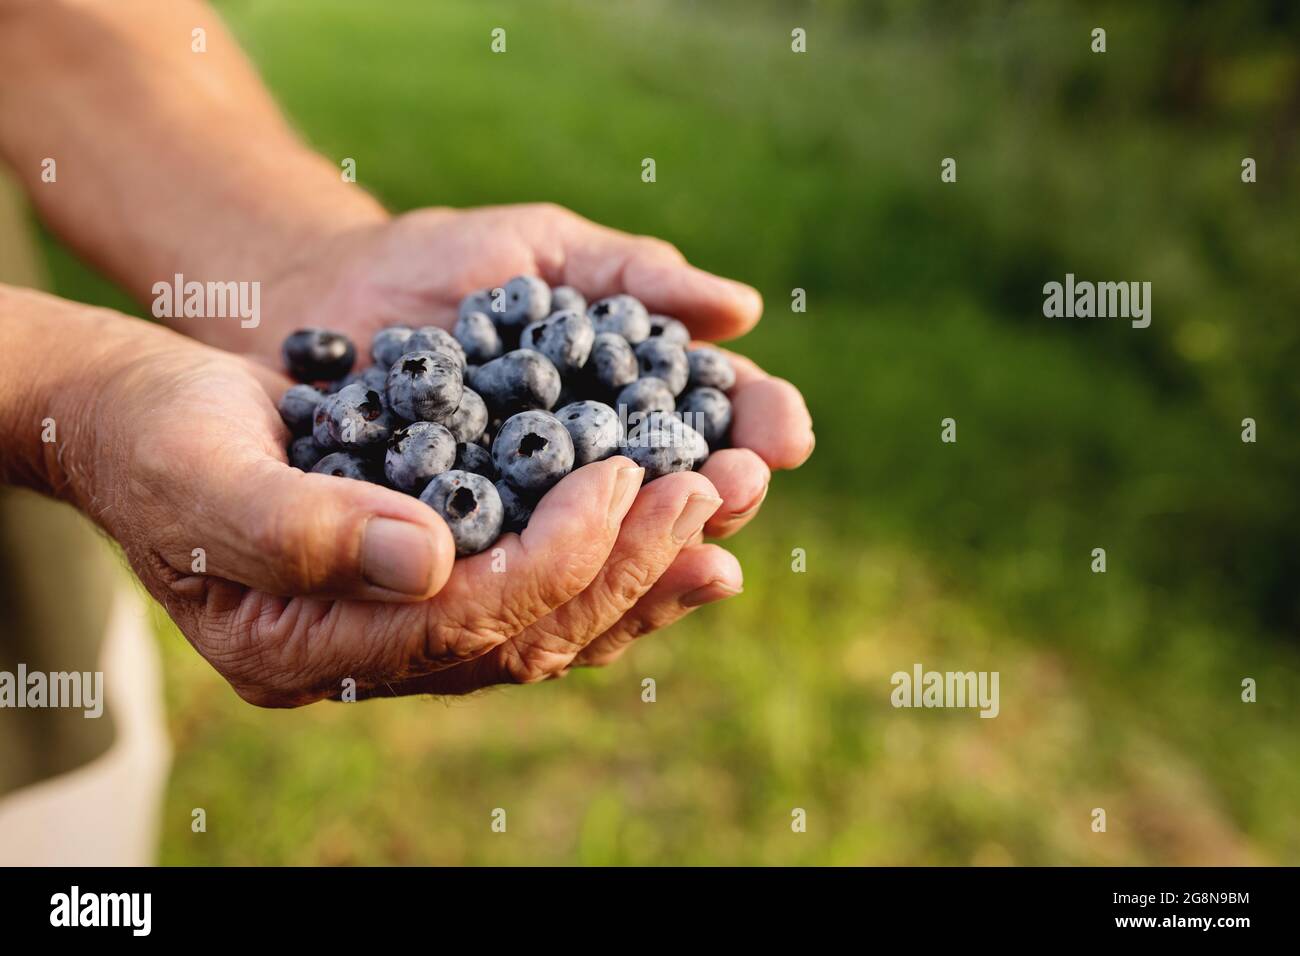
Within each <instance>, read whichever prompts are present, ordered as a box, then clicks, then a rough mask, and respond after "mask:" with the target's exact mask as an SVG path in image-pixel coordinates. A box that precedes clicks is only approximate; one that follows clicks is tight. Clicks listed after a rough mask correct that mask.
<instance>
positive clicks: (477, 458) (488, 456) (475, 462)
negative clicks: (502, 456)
mask: <svg viewBox="0 0 1300 956" xmlns="http://www.w3.org/2000/svg"><path fill="white" fill-rule="evenodd" d="M451 467H453V468H455V469H456V470H457V471H472V472H474V474H476V475H482V476H483V477H484V478H490V479H492V480H493V481H496V477H497V466H496V465H494V464H492V453H491V452H489V451H488V450H487V449H486V448H484V447H483V446H482V445H480V444H478V443H476V442H461V443H460V444H458V445H457V446H456V462H455V464H453V465H452V466H451Z"/></svg>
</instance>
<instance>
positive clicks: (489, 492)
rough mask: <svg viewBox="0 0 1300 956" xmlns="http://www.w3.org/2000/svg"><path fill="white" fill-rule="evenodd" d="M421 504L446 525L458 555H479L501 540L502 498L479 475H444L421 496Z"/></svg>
mask: <svg viewBox="0 0 1300 956" xmlns="http://www.w3.org/2000/svg"><path fill="white" fill-rule="evenodd" d="M420 500H421V501H423V502H424V503H425V504H426V505H428V506H429V507H430V508H432V509H433V510H434V511H436V512H438V514H440V515H442V519H443V520H444V521H446V522H447V527H448V528H450V529H451V536H452V538H453V540H455V542H456V553H457V554H461V555H466V554H478V553H479V552H480V551H482V550H484V549H485V548H487V547H489V546H490V545H491V544H492V542H494V541H496V539H497V538H499V537H500V536H501V522H502V520H503V518H504V512H503V509H502V507H501V496H500V495H498V494H497V490H496V487H495V486H494V485H493V484H492V482H490V481H488V479H486V478H484V477H483V476H482V475H476V474H474V473H473V472H470V471H454V470H453V471H444V472H443V473H442V474H441V475H438V476H436V477H435V478H433V479H432V480H431V481H430V482H429V484H428V485H427V486H426V487H425V489H424V491H422V492H420Z"/></svg>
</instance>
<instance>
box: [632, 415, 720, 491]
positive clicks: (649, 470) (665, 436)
mask: <svg viewBox="0 0 1300 956" xmlns="http://www.w3.org/2000/svg"><path fill="white" fill-rule="evenodd" d="M684 427H685V426H683V428H684ZM700 440H701V441H703V439H700ZM692 444H693V441H692V439H691V438H690V436H689V435H688V434H687V433H686V432H685V431H684V430H678V429H672V430H668V429H657V428H650V429H646V430H644V431H642V430H637V431H634V432H633V433H632V434H630V435H629V436H628V440H627V446H626V452H627V456H628V457H629V458H631V459H632V460H633V461H634V462H636V463H637V464H638V465H640V466H641V467H642V468H644V469H645V480H646V481H653V480H654V479H656V478H662V477H663V476H664V475H670V474H672V473H673V472H676V471H690V470H691V468H693V467H694V466H695V452H696V451H697V449H695V448H692V447H691V445H692Z"/></svg>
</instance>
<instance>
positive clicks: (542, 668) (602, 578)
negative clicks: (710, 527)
mask: <svg viewBox="0 0 1300 956" xmlns="http://www.w3.org/2000/svg"><path fill="white" fill-rule="evenodd" d="M719 504H720V499H719V498H718V497H717V495H716V494H715V493H714V491H713V486H712V485H710V484H709V482H708V481H707V480H705V479H704V478H703V477H701V476H700V475H698V474H695V473H692V472H684V473H680V474H675V475H668V476H666V477H664V478H661V479H659V480H657V481H654V482H651V483H649V484H647V485H646V486H645V487H644V488H642V489H641V493H640V494H639V495H638V496H637V498H636V502H635V504H633V506H632V509H631V510H630V511H629V512H628V514H627V517H626V518H625V519H624V520H623V527H622V529H621V531H620V532H619V536H618V541H617V543H616V544H615V545H614V548H613V550H612V551H611V552H610V555H609V559H608V560H607V561H606V562H605V565H604V566H603V567H602V568H601V569H600V573H599V574H597V575H596V576H595V577H594V578H593V579H592V581H591V583H590V585H589V586H588V587H587V588H586V590H584V591H583V592H582V593H581V594H580V595H578V596H576V597H575V598H574V599H573V600H571V601H569V602H567V603H566V604H564V605H563V606H562V607H559V608H557V609H556V610H555V611H554V613H552V614H549V615H547V616H546V617H544V618H541V619H540V620H538V621H537V622H536V623H535V624H534V625H533V626H532V627H529V628H527V629H526V630H524V631H523V632H521V633H520V634H519V635H517V636H516V637H514V638H512V639H510V640H508V641H505V642H503V643H502V644H501V645H500V646H499V647H496V648H495V649H494V650H493V651H492V652H491V653H488V654H485V655H483V656H482V657H480V658H479V659H477V660H475V661H472V662H470V663H467V664H464V665H462V666H460V667H456V668H454V669H452V670H449V671H446V672H444V673H441V674H436V675H433V677H431V678H430V679H428V680H424V681H415V682H408V683H405V684H403V685H398V686H394V687H391V688H385V689H383V690H381V692H386V693H396V694H412V693H416V694H418V693H434V694H463V693H468V692H469V691H473V690H477V689H479V688H482V687H487V686H491V685H494V684H503V683H509V684H528V683H535V682H536V681H539V680H544V679H546V678H547V677H551V676H553V675H555V674H557V673H559V672H561V671H563V670H564V669H565V668H567V667H568V666H569V664H570V662H571V661H572V660H573V658H574V657H575V656H576V655H577V654H579V653H580V652H581V651H582V649H583V648H584V647H586V646H587V644H588V643H589V642H590V641H592V640H593V639H595V638H596V637H597V636H598V635H600V634H602V633H603V632H604V631H606V630H607V629H608V628H610V627H611V626H613V625H614V624H615V623H616V622H617V621H618V620H619V619H620V618H621V617H622V616H623V615H624V614H625V613H627V611H628V610H629V609H630V608H632V607H633V605H635V604H636V602H637V601H638V600H639V599H640V598H641V596H642V595H644V594H645V593H646V592H647V591H648V590H649V589H650V588H651V587H652V586H653V585H654V583H655V581H657V580H658V579H659V577H660V576H661V575H662V574H663V573H664V572H665V571H666V570H667V569H668V568H669V567H671V566H672V564H673V562H674V560H675V559H676V557H677V555H678V553H679V551H680V550H681V548H682V547H683V546H684V544H685V542H687V541H689V540H690V539H691V538H692V537H693V536H695V535H696V534H698V533H699V531H700V529H701V528H702V527H703V526H704V523H705V521H706V520H707V518H708V516H709V515H710V514H711V513H712V512H713V510H714V509H715V508H716V507H717V506H718V505H719Z"/></svg>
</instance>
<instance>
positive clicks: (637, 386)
mask: <svg viewBox="0 0 1300 956" xmlns="http://www.w3.org/2000/svg"><path fill="white" fill-rule="evenodd" d="M676 407H677V399H676V398H675V397H674V396H673V393H672V390H671V389H669V388H668V386H667V385H665V384H664V383H663V382H662V381H660V380H659V379H657V378H639V379H637V380H636V381H635V382H633V383H632V384H631V385H628V386H627V387H626V388H624V389H623V390H622V391H621V392H619V393H618V398H617V399H615V400H614V408H615V410H616V411H617V412H618V413H619V414H620V415H621V416H622V417H623V419H624V420H625V421H627V423H628V427H629V428H630V427H631V426H632V425H635V424H636V423H637V421H639V420H640V418H641V417H642V416H644V415H645V413H647V412H671V411H673V410H674V409H675V408H676Z"/></svg>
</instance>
